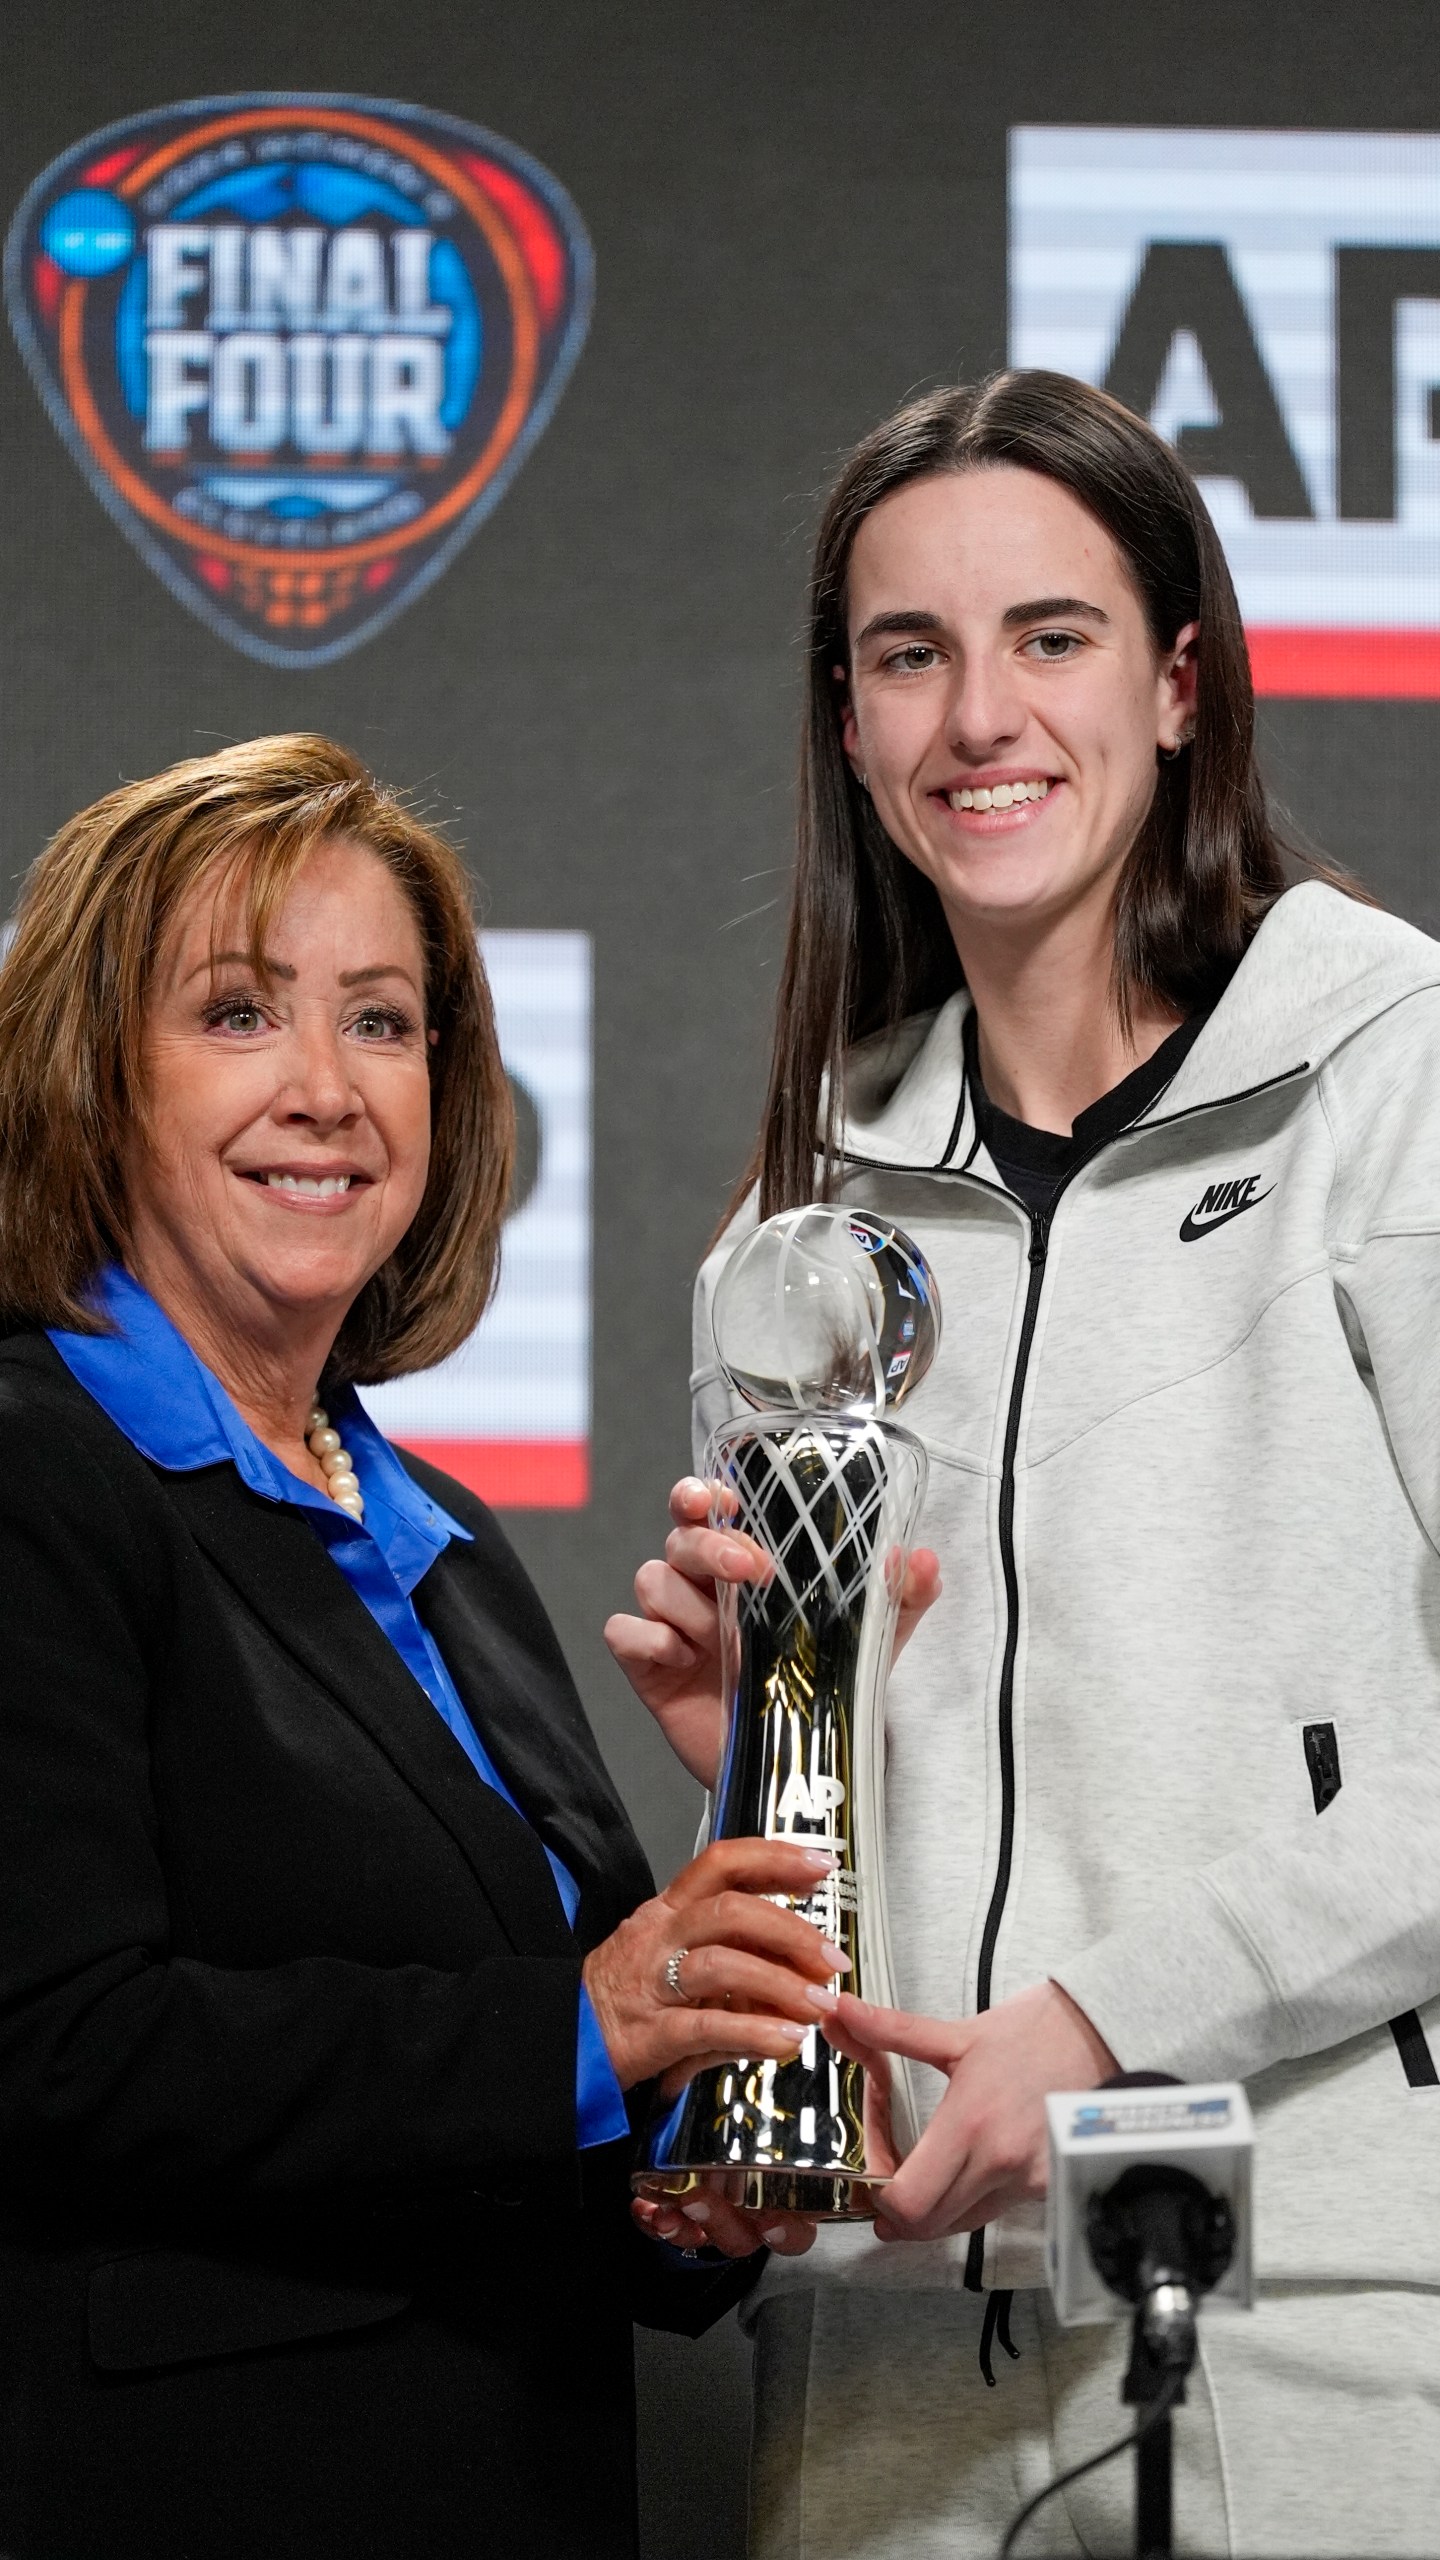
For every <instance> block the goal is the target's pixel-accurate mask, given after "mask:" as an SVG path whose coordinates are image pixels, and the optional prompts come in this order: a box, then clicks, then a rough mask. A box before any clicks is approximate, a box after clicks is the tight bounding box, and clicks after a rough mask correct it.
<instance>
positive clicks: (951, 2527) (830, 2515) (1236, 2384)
mask: <svg viewBox="0 0 1440 2560" xmlns="http://www.w3.org/2000/svg"><path fill="white" fill-rule="evenodd" d="M983 2312H984V2302H983V2298H982V2297H978V2296H976V2295H973V2294H965V2293H939V2292H936V2293H905V2292H900V2291H896V2292H893V2293H892V2292H886V2291H881V2290H879V2289H875V2290H871V2289H869V2288H861V2287H859V2286H856V2287H851V2288H847V2287H844V2286H840V2285H835V2286H827V2287H825V2288H824V2289H823V2290H818V2291H816V2292H814V2293H807V2294H794V2295H792V2294H788V2293H787V2294H777V2295H776V2296H775V2297H774V2298H773V2299H771V2300H768V2301H762V2302H761V2304H760V2305H759V2307H758V2309H757V2312H756V2314H755V2331H756V2366H755V2435H754V2454H753V2461H752V2466H751V2543H750V2549H751V2555H752V2560H994V2554H995V2552H996V2551H997V2549H998V2547H999V2544H1000V2541H1001V2538H1002V2536H1003V2534H1004V2532H1005V2529H1006V2527H1007V2525H1008V2524H1009V2522H1010V2519H1011V2517H1012V2516H1013V2515H1014V2513H1015V2510H1016V2508H1017V2507H1019V2506H1020V2505H1021V2503H1022V2502H1023V2501H1024V2500H1025V2499H1026V2498H1028V2497H1029V2496H1031V2494H1032V2493H1033V2491H1035V2490H1036V2489H1038V2488H1040V2487H1042V2486H1043V2484H1044V2482H1045V2481H1046V2480H1048V2479H1049V2478H1050V2477H1051V2476H1052V2475H1053V2474H1054V2473H1055V2472H1056V2471H1059V2470H1063V2469H1065V2468H1066V2467H1068V2465H1069V2464H1070V2463H1072V2462H1078V2461H1080V2460H1082V2459H1083V2458H1084V2456H1085V2455H1086V2454H1089V2453H1094V2452H1098V2451H1099V2449H1100V2447H1101V2446H1102V2445H1103V2444H1105V2443H1106V2442H1107V2441H1108V2440H1109V2438H1110V2437H1111V2436H1114V2435H1118V2434H1119V2433H1120V2432H1121V2430H1122V2428H1123V2427H1125V2426H1126V2425H1127V2424H1128V2423H1130V2422H1131V2419H1132V2416H1133V2413H1132V2412H1130V2411H1129V2410H1127V2409H1125V2408H1124V2407H1123V2406H1122V2404H1121V2400H1120V2381H1121V2375H1122V2373H1123V2370H1124V2361H1125V2347H1126V2331H1125V2329H1124V2327H1123V2325H1122V2326H1119V2327H1115V2328H1100V2329H1061V2328H1059V2327H1058V2326H1057V2324H1056V2321H1055V2318H1054V2314H1053V2312H1052V2310H1051V2307H1050V2300H1049V2296H1048V2295H1047V2294H1039V2293H1018V2294H1016V2296H1015V2297H1014V2305H1013V2310H1012V2314H1011V2322H1010V2328H1011V2336H1012V2339H1013V2342H1014V2344H1015V2346H1016V2347H1017V2348H1018V2349H1019V2350H1020V2353H1019V2358H1018V2361H1016V2362H1013V2363H1012V2362H1011V2360H1010V2359H1009V2358H1008V2357H1007V2356H1006V2355H1005V2354H1004V2353H1003V2351H1002V2349H1001V2347H1000V2344H999V2341H998V2339H997V2340H996V2341H995V2343H994V2348H993V2364H994V2371H995V2387H994V2388H993V2390H992V2389H989V2388H987V2386H986V2384H985V2382H984V2380H983V2378H982V2375H981V2373H980V2369H979V2346H980V2328H981V2320H982V2317H983ZM1173 2423H1174V2442H1175V2549H1176V2552H1177V2554H1178V2553H1184V2554H1186V2555H1205V2560H1212V2555H1214V2556H1215V2560H1219V2555H1224V2560H1332V2555H1333V2560H1362V2556H1363V2555H1366V2554H1369V2555H1374V2556H1377V2560H1378V2555H1383V2556H1384V2560H1435V2555H1440V2292H1436V2291H1434V2290H1431V2289H1429V2288H1426V2287H1420V2286H1416V2287H1413V2288H1410V2287H1399V2286H1387V2287H1383V2288H1382V2287H1367V2286H1359V2285H1335V2286H1328V2287H1322V2288H1318V2289H1312V2288H1310V2287H1306V2288H1304V2289H1301V2288H1295V2287H1274V2286H1272V2287H1269V2288H1266V2289H1265V2290H1264V2291H1263V2292H1262V2294H1261V2297H1260V2299H1259V2301H1258V2303H1257V2306H1256V2308H1255V2310H1254V2311H1253V2312H1251V2313H1249V2314H1245V2313H1222V2312H1212V2313H1211V2314H1210V2315H1209V2316H1208V2317H1207V2316H1205V2315H1204V2314H1203V2313H1202V2326H1201V2362H1200V2364H1199V2366H1197V2368H1196V2371H1195V2372H1194V2374H1193V2375H1192V2376H1191V2379H1190V2383H1189V2386H1188V2397H1187V2400H1186V2404H1185V2406H1184V2408H1183V2409H1179V2410H1177V2411H1176V2413H1175V2418H1174V2422H1173ZM1133 2526H1134V2465H1133V2457H1132V2456H1131V2455H1130V2454H1128V2453H1126V2454H1123V2455H1121V2456H1119V2457H1118V2458H1117V2459H1116V2460H1115V2461H1114V2462H1112V2463H1109V2464H1107V2465H1106V2466H1105V2467H1104V2468H1102V2469H1101V2470H1099V2471H1097V2472H1092V2473H1091V2474H1090V2476H1089V2477H1088V2478H1087V2479H1084V2480H1082V2481H1080V2482H1079V2483H1078V2484H1077V2485H1076V2487H1075V2488H1074V2489H1072V2490H1070V2491H1069V2492H1068V2493H1066V2494H1064V2495H1062V2496H1060V2497H1057V2498H1054V2499H1051V2500H1050V2501H1049V2502H1048V2503H1047V2505H1046V2506H1044V2507H1042V2508H1041V2510H1040V2513H1039V2515H1038V2516H1037V2517H1036V2518H1035V2520H1034V2523H1033V2524H1032V2525H1031V2526H1030V2527H1029V2528H1028V2530H1027V2532H1026V2534H1025V2536H1024V2538H1023V2540H1022V2542H1021V2545H1020V2554H1019V2560H1046V2556H1047V2555H1048V2556H1049V2560H1054V2555H1058V2554H1062V2553H1063V2554H1065V2555H1067V2560H1071V2556H1072V2555H1074V2554H1077V2553H1085V2554H1094V2555H1096V2556H1097V2560H1099V2556H1100V2555H1111V2554H1114V2555H1117V2560H1118V2555H1122V2554H1128V2553H1130V2552H1131V2551H1133V2548H1134V2542H1133Z"/></svg>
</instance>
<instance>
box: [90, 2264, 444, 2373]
mask: <svg viewBox="0 0 1440 2560" xmlns="http://www.w3.org/2000/svg"><path fill="white" fill-rule="evenodd" d="M410 2300H411V2297H410V2295H409V2294H408V2293H383V2292H380V2291H379V2290H378V2289H376V2288H374V2287H367V2286H363V2285H353V2286H352V2285H340V2284H326V2283H322V2282H319V2281H316V2280H313V2279H311V2278H310V2277H307V2276H292V2275H287V2274H283V2273H281V2272H280V2271H278V2270H277V2269H273V2268H270V2267H257V2266H245V2265H240V2264H236V2263H233V2262H230V2261H227V2260H225V2259H221V2258H205V2257H199V2256H194V2255H192V2254H191V2253H190V2252H189V2251H188V2250H181V2249H140V2250H135V2251H132V2252H131V2253H130V2254H129V2255H128V2256H126V2257H121V2258H110V2259H107V2260H106V2261H105V2263H104V2264H103V2265H101V2266H98V2267H95V2268H93V2269H92V2270H91V2275H90V2288H89V2299H88V2306H87V2325H88V2335H89V2345H90V2355H91V2359H92V2361H93V2362H94V2363H95V2364H96V2365H98V2367H99V2369H100V2371H101V2372H102V2373H136V2372H140V2371H142V2370H144V2369H145V2368H146V2367H148V2366H154V2365H167V2364H195V2363H200V2362H203V2361H205V2360H206V2359H207V2358H209V2357H212V2356H233V2355H243V2354H245V2353H247V2352H249V2351H252V2350H253V2349H255V2348H257V2347H281V2346H290V2345H294V2344H295V2343H296V2342H298V2341H299V2340H300V2339H302V2338H325V2337H333V2336H335V2335H336V2334H337V2333H338V2332H340V2331H343V2330H346V2329H368V2328H373V2327H374V2326H375V2325H376V2324H377V2323H378V2322H380V2321H382V2320H395V2319H398V2318H399V2316H400V2314H401V2312H402V2311H405V2310H408V2308H409V2305H410Z"/></svg>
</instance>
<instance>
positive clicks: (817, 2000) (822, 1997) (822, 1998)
mask: <svg viewBox="0 0 1440 2560" xmlns="http://www.w3.org/2000/svg"><path fill="white" fill-rule="evenodd" d="M805 1997H806V1999H807V2000H808V2001H809V2003H810V2005H811V2007H812V2009H833V2008H834V2007H835V2004H836V2001H837V2000H838V1998H839V1993H838V1992H835V1991H827V1990H826V1988H825V1985H824V1984H823V1983H822V1982H812V1983H811V1984H810V1986H809V1988H808V1989H807V1991H806V1993H805Z"/></svg>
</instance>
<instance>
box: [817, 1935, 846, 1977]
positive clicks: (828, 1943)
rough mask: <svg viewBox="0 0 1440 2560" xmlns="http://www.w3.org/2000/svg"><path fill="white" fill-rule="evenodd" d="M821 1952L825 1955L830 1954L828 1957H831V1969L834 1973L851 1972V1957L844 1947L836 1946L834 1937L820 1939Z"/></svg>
mask: <svg viewBox="0 0 1440 2560" xmlns="http://www.w3.org/2000/svg"><path fill="white" fill-rule="evenodd" d="M820 1952H821V1954H822V1955H823V1956H828V1957H829V1959H830V1970H831V1972H832V1973H848V1972H849V1970H850V1959H849V1957H848V1956H847V1954H846V1953H845V1950H844V1948H843V1947H837V1946H836V1944H835V1941H834V1939H833V1938H822V1939H821V1941H820Z"/></svg>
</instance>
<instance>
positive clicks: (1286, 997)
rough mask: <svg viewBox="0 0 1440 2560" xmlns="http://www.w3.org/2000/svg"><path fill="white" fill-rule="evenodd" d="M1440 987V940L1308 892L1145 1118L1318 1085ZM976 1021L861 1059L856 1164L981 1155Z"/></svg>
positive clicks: (920, 1025)
mask: <svg viewBox="0 0 1440 2560" xmlns="http://www.w3.org/2000/svg"><path fill="white" fill-rule="evenodd" d="M1436 985H1440V942H1434V941H1432V940H1431V938H1430V936H1429V935H1428V934H1424V933H1420V932H1418V931H1417V930H1416V928H1415V927H1414V926H1413V925H1409V924H1403V923H1401V921H1400V920H1399V918H1398V917H1396V916H1391V915H1387V914H1385V913H1384V912H1383V911H1382V910H1381V909H1380V908H1378V907H1367V906H1362V905H1360V904H1359V903H1358V902H1357V901H1356V900H1355V899H1353V898H1347V897H1345V896H1344V895H1343V893H1342V892H1341V891H1339V890H1337V889H1332V888H1330V887H1329V886H1328V885H1327V884H1326V883H1325V882H1323V881H1319V880H1309V881H1305V882H1304V883H1302V884H1301V885H1300V886H1299V887H1298V888H1294V889H1288V890H1287V891H1286V892H1285V895H1284V896H1283V897H1282V898H1280V899H1278V900H1277V902H1276V904H1275V905H1274V906H1273V907H1272V908H1271V910H1270V913H1269V914H1268V915H1267V917H1266V918H1265V921H1264V923H1263V924H1262V925H1261V927H1260V930H1259V932H1258V933H1257V934H1256V936H1255V939H1254V941H1253V942H1252V943H1251V945H1250V948H1249V950H1248V951H1247V952H1246V954H1245V957H1244V959H1243V960H1242V961H1241V963H1240V966H1239V968H1238V969H1237V970H1236V972H1235V975H1234V977H1233V978H1232V979H1231V981H1230V984H1229V986H1228V987H1227V988H1226V990H1225V993H1224V995H1223V996H1222V997H1221V999H1220V1002H1219V1004H1218V1005H1217V1006H1216V1008H1215V1011H1214V1013H1213V1014H1212V1015H1211V1017H1210V1020H1209V1021H1208V1022H1207V1023H1206V1025H1205V1028H1204V1030H1203V1031H1202V1032H1201V1033H1200V1036H1199V1038H1198V1039H1197V1040H1196V1042H1195V1046H1194V1047H1193V1049H1191V1050H1190V1052H1189V1054H1188V1056H1187V1057H1186V1058H1185V1059H1184V1060H1183V1061H1182V1063H1181V1065H1180V1067H1179V1068H1178V1070H1177V1072H1176V1074H1175V1077H1174V1080H1173V1082H1172V1083H1171V1084H1170V1085H1169V1086H1167V1088H1166V1090H1165V1092H1164V1093H1163V1094H1161V1095H1160V1096H1159V1097H1158V1098H1157V1099H1156V1100H1155V1101H1154V1102H1152V1103H1151V1105H1150V1108H1149V1111H1148V1112H1146V1113H1143V1114H1142V1115H1141V1117H1142V1118H1143V1119H1161V1118H1164V1119H1171V1118H1174V1117H1176V1116H1178V1115H1179V1114H1180V1113H1181V1112H1189V1111H1202V1110H1205V1109H1207V1108H1208V1107H1209V1106H1210V1105H1212V1104H1215V1103H1220V1102H1226V1101H1230V1100H1233V1099H1236V1098H1237V1097H1239V1096H1241V1095H1244V1094H1250V1093H1254V1092H1255V1091H1256V1090H1257V1088H1258V1087H1260V1086H1263V1085H1267V1084H1273V1083H1276V1082H1279V1081H1280V1080H1282V1079H1283V1078H1286V1077H1289V1076H1293V1075H1300V1074H1303V1073H1305V1072H1307V1071H1309V1072H1310V1073H1312V1074H1313V1073H1314V1072H1316V1071H1317V1070H1318V1069H1319V1068H1320V1066H1321V1065H1322V1064H1323V1063H1324V1061H1325V1059H1326V1058H1328V1057H1330V1056H1332V1055H1333V1053H1334V1052H1335V1050H1337V1049H1338V1048H1339V1047H1340V1046H1341V1045H1342V1043H1343V1042H1344V1041H1346V1040H1348V1039H1349V1038H1350V1037H1351V1036H1352V1034H1353V1033H1355V1032H1356V1031H1358V1030H1360V1029H1361V1028H1362V1027H1363V1026H1364V1024H1366V1023H1367V1022H1373V1021H1374V1020H1375V1019H1376V1017H1377V1016H1378V1015H1379V1014H1382V1013H1386V1012H1388V1011H1389V1009H1390V1007H1391V1006H1392V1005H1394V1004H1399V1003H1400V1002H1401V1001H1402V1000H1403V999H1404V998H1405V997H1406V996H1410V995H1414V994H1416V993H1417V992H1418V991H1419V989H1420V988H1422V987H1429V986H1436ZM969 1010H970V998H969V996H968V995H967V994H966V993H965V992H964V990H963V989H962V990H961V991H960V992H959V993H957V994H955V995H953V996H951V997H950V998H949V1000H948V1001H947V1002H946V1003H945V1004H943V1005H942V1006H941V1007H940V1009H939V1011H938V1012H936V1013H927V1014H916V1015H913V1016H912V1017H911V1018H910V1019H909V1020H908V1021H906V1022H902V1023H900V1024H898V1025H897V1026H896V1028H895V1029H894V1030H891V1031H882V1032H876V1033H875V1034H874V1035H873V1036H872V1037H871V1038H870V1039H868V1040H862V1041H860V1042H859V1043H858V1044H857V1045H856V1046H855V1047H854V1048H853V1049H852V1050H851V1051H850V1052H849V1054H848V1056H847V1058H846V1062H845V1102H846V1108H845V1116H844V1152H845V1154H846V1156H847V1157H849V1158H851V1159H853V1160H855V1161H857V1162H860V1163H867V1164H881V1165H897V1166H900V1165H903V1166H907V1167H914V1168H915V1169H916V1170H917V1171H920V1170H924V1171H932V1172H938V1171H940V1170H942V1169H946V1168H948V1169H950V1170H955V1169H957V1168H958V1167H960V1166H962V1165H963V1164H964V1163H965V1162H966V1160H967V1158H968V1157H969V1156H970V1154H971V1152H972V1150H973V1147H974V1144H975V1115H974V1108H973V1105H972V1103H971V1100H970V1095H969V1092H968V1090H967V1087H966V1080H965V1067H964V1047H963V1036H964V1025H965V1017H966V1014H967V1013H968V1012H969ZM823 1118H824V1097H823V1096H822V1100H821V1119H822V1124H823Z"/></svg>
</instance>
